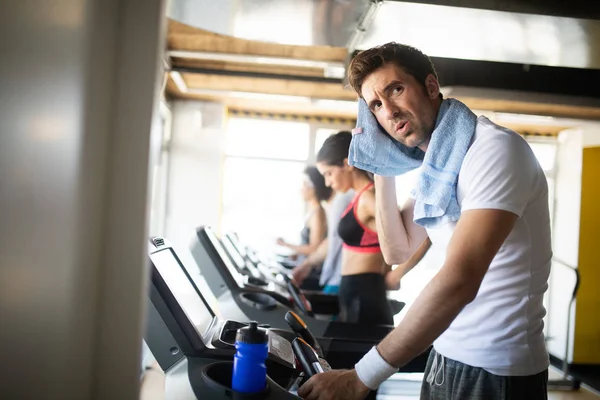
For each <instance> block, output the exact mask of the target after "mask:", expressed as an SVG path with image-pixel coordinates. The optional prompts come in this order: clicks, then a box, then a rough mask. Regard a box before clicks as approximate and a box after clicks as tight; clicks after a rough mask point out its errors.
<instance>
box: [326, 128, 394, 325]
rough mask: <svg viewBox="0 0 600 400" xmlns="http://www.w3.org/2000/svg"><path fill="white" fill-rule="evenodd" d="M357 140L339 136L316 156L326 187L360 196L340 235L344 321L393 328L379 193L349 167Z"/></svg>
mask: <svg viewBox="0 0 600 400" xmlns="http://www.w3.org/2000/svg"><path fill="white" fill-rule="evenodd" d="M351 140H352V135H351V134H350V133H349V132H340V133H337V134H335V135H332V136H330V137H329V138H327V140H326V141H325V143H324V144H323V147H321V149H320V150H319V153H318V155H317V168H318V169H319V172H321V174H322V175H323V177H324V178H325V183H326V184H327V186H329V187H331V188H332V189H333V190H335V191H336V192H342V193H344V192H347V191H348V190H350V189H353V190H354V193H356V195H355V196H354V199H353V200H352V202H351V203H350V205H349V206H348V208H347V209H346V210H345V211H344V213H343V214H342V217H341V219H340V222H339V225H338V233H339V235H340V237H341V239H342V241H343V247H342V280H341V282H340V291H339V297H340V317H339V318H340V320H341V321H345V322H355V323H360V324H373V325H376V324H382V325H392V324H393V323H394V320H393V317H392V313H391V309H390V306H389V304H388V301H387V288H386V283H385V278H384V277H385V274H386V273H387V272H389V270H390V268H389V266H387V265H386V264H385V262H384V260H383V255H382V253H381V248H380V246H379V239H378V236H377V231H376V229H377V228H376V224H375V189H374V187H373V180H372V177H371V175H369V174H368V173H367V172H365V171H363V170H360V169H358V168H354V167H352V166H350V165H348V152H349V149H350V141H351Z"/></svg>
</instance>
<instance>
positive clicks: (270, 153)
mask: <svg viewBox="0 0 600 400" xmlns="http://www.w3.org/2000/svg"><path fill="white" fill-rule="evenodd" d="M308 135H309V126H308V124H307V123H303V122H287V121H276V120H264V119H248V118H232V119H230V120H229V124H228V127H227V137H226V144H225V153H226V154H227V155H228V156H240V157H253V158H273V159H285V160H298V161H306V159H307V157H308V139H309V137H308Z"/></svg>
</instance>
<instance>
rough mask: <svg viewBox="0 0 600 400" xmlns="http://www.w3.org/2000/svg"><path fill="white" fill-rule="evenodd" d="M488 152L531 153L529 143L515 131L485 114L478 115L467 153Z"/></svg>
mask: <svg viewBox="0 0 600 400" xmlns="http://www.w3.org/2000/svg"><path fill="white" fill-rule="evenodd" d="M489 152H494V153H496V154H502V153H506V152H508V153H514V152H517V153H520V154H521V155H525V153H531V151H530V148H529V144H528V143H527V141H526V140H525V139H524V138H523V137H522V136H521V135H519V134H518V133H517V132H515V131H513V130H511V129H509V128H506V127H504V126H501V125H498V124H496V123H494V122H492V121H490V120H489V119H488V118H487V117H485V116H479V117H478V118H477V125H476V126H475V134H474V137H473V142H472V144H471V146H470V148H469V150H468V151H467V154H469V153H489ZM523 152H525V153H523ZM472 156H473V155H471V157H472Z"/></svg>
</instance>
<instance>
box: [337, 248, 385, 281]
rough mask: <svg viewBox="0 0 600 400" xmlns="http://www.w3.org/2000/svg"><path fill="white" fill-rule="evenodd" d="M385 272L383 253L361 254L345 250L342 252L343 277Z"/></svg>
mask: <svg viewBox="0 0 600 400" xmlns="http://www.w3.org/2000/svg"><path fill="white" fill-rule="evenodd" d="M384 272H385V262H384V261H383V255H382V254H381V253H360V252H356V251H352V250H348V249H346V248H344V249H343V250H342V275H357V274H367V273H376V274H382V275H383V273H384Z"/></svg>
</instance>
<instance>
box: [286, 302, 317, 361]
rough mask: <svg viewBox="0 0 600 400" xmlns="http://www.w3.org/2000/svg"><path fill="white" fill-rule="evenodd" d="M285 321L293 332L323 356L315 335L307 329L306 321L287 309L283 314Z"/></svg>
mask: <svg viewBox="0 0 600 400" xmlns="http://www.w3.org/2000/svg"><path fill="white" fill-rule="evenodd" d="M285 322H287V324H288V325H289V326H290V329H291V330H292V331H294V333H295V334H296V335H298V336H300V337H301V338H302V339H304V340H305V341H306V342H307V343H308V344H309V345H310V346H311V347H312V348H313V349H314V350H315V351H316V352H317V354H318V356H319V357H323V349H322V348H321V346H320V345H319V342H317V339H315V336H314V335H313V334H312V332H311V331H310V330H309V329H308V326H307V325H306V323H305V322H304V321H303V320H302V318H300V317H299V316H298V315H297V314H296V313H295V312H293V311H288V312H287V313H286V314H285Z"/></svg>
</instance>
